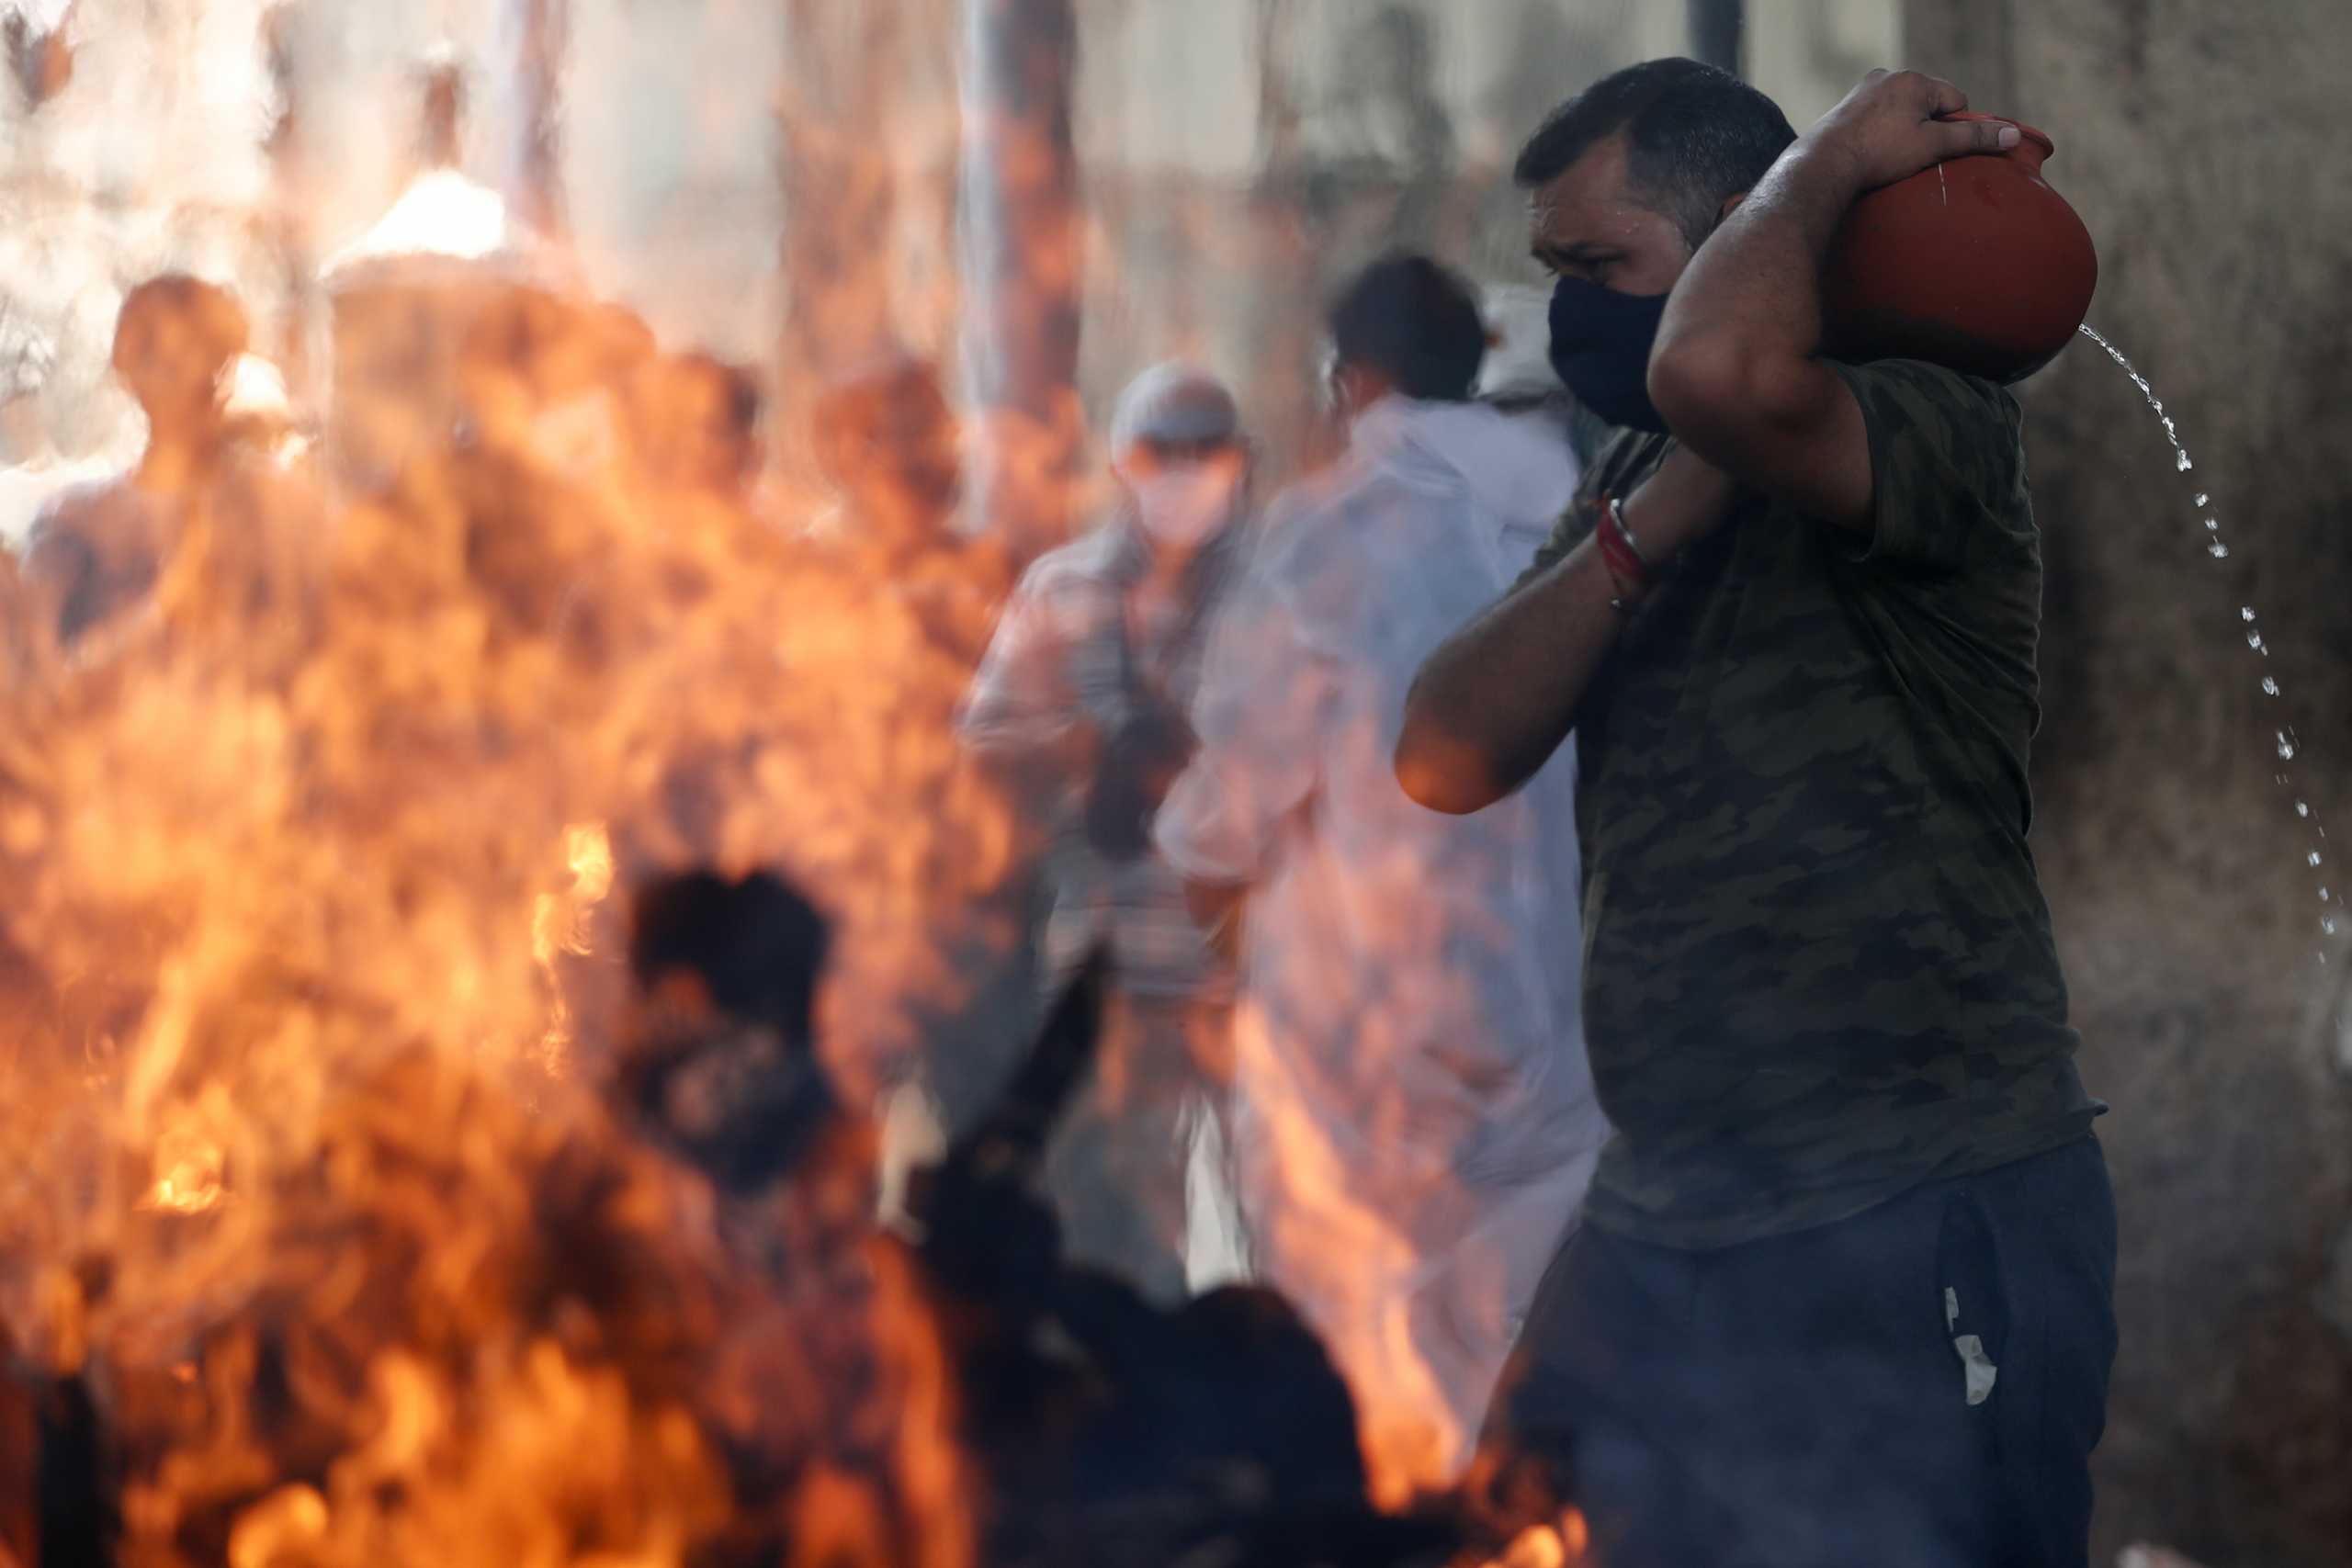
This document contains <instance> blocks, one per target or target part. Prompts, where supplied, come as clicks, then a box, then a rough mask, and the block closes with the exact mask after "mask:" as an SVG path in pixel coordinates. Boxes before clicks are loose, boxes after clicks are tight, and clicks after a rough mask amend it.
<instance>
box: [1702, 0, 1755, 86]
mask: <svg viewBox="0 0 2352 1568" xmlns="http://www.w3.org/2000/svg"><path fill="white" fill-rule="evenodd" d="M1690 5H1691V58H1692V59H1694V60H1699V61H1703V62H1706V63H1707V64H1709V65H1714V66H1720V67H1721V68H1722V69H1724V70H1725V71H1728V72H1730V73H1733V74H1734V75H1738V74H1741V68H1742V63H1743V62H1742V50H1741V41H1742V39H1741V35H1742V34H1743V33H1745V32H1746V31H1747V6H1746V5H1745V4H1744V3H1743V0H1690Z"/></svg>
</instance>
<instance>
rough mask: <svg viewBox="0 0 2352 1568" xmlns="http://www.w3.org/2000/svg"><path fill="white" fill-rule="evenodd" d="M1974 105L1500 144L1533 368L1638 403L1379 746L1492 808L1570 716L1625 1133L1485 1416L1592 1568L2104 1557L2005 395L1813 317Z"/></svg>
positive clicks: (2091, 1254) (2033, 542) (2086, 1162)
mask: <svg viewBox="0 0 2352 1568" xmlns="http://www.w3.org/2000/svg"><path fill="white" fill-rule="evenodd" d="M1965 103H1966V100H1965V99H1964V98H1963V97H1962V95H1961V94H1960V93H1959V92H1958V91H1957V90H1956V89H1954V88H1953V87H1952V86H1951V85H1950V84H1948V83H1939V82H1935V81H1932V80H1930V79H1928V78H1927V77H1924V76H1919V75H1917V74H1912V73H1904V74H1898V75H1892V76H1890V75H1887V74H1886V73H1873V75H1872V76H1871V78H1869V79H1868V80H1866V81H1865V82H1864V83H1863V84H1862V85H1860V87H1858V88H1857V89H1856V90H1855V91H1854V92H1853V93H1852V94H1851V95H1849V96H1848V97H1847V99H1846V100H1845V102H1844V103H1843V104H1841V105H1840V106H1839V107H1838V108H1837V109H1835V110H1833V111H1832V112H1831V113H1830V114H1829V115H1828V116H1826V118H1823V119H1822V120H1821V121H1820V122H1819V123H1818V124H1816V125H1815V127H1814V128H1813V130H1810V131H1809V132H1808V133H1807V134H1806V135H1804V137H1802V138H1800V137H1798V136H1797V135H1796V133H1795V132H1794V131H1793V130H1792V128H1791V127H1790V125H1789V122H1788V120H1787V118H1786V117H1785V116H1783V115H1782V114H1781V111H1780V109H1779V108H1778V107H1776V106H1775V105H1774V104H1773V103H1772V102H1771V100H1770V99H1769V98H1767V97H1765V96H1763V95H1762V94H1760V93H1758V92H1757V91H1756V90H1755V89H1754V88H1753V87H1751V86H1749V85H1747V84H1745V83H1743V82H1741V81H1739V80H1738V79H1737V78H1736V77H1734V76H1732V75H1730V74H1728V73H1724V72H1722V71H1718V70H1715V69H1713V68H1712V67H1709V66H1705V65H1702V64H1699V63H1696V62H1691V61H1687V60H1665V61H1653V62H1649V63H1647V64H1645V65H1640V66H1635V67H1632V68H1630V69H1628V70H1626V71H1623V72H1620V73H1616V74H1613V75H1611V76H1609V77H1607V78H1604V79H1603V80H1602V81H1600V83H1598V84H1596V85H1593V86H1592V87H1590V88H1589V89H1588V90H1587V91H1586V92H1584V93H1583V94H1581V95H1579V96H1577V97H1576V98H1574V99H1572V100H1570V101H1569V102H1568V103H1567V104H1566V105H1564V106H1563V107H1561V108H1560V109H1559V110H1558V111H1557V112H1556V113H1555V115H1554V116H1553V118H1551V119H1550V120H1549V121H1548V122H1547V123H1546V124H1545V125H1544V127H1543V128H1542V129H1541V130H1539V131H1538V132H1537V133H1536V135H1535V136H1534V138H1533V139H1532V141H1530V142H1529V143H1528V145H1527V147H1526V149H1525V150H1524V152H1522V153H1521V158H1520V161H1519V165H1518V170H1517V175H1518V181H1519V184H1520V186H1521V188H1523V189H1524V190H1526V191H1527V193H1528V195H1529V197H1530V202H1529V219H1530V240H1531V243H1532V248H1533V251H1534V254H1535V255H1536V256H1537V257H1538V258H1539V259H1540V260H1541V261H1543V262H1544V265H1546V266H1547V267H1549V268H1550V269H1551V270H1552V271H1553V272H1554V274H1555V276H1556V277H1557V278H1558V284H1557V288H1556V293H1555V302H1554V307H1553V318H1552V320H1553V354H1554V357H1555V360H1556V361H1557V362H1558V364H1559V367H1560V370H1561V373H1562V376H1563V378H1565V379H1566V381H1567V383H1568V385H1569V387H1570V388H1571V389H1572V390H1574V391H1575V392H1576V394H1577V398H1578V400H1580V401H1582V402H1584V403H1585V404H1586V405H1587V406H1588V407H1589V408H1591V409H1593V410H1594V411H1595V412H1599V413H1600V414H1602V415H1603V416H1605V417H1607V418H1608V419H1609V420H1610V421H1611V423H1615V424H1616V425H1618V426H1620V427H1621V428H1620V429H1619V430H1618V431H1617V432H1616V433H1615V434H1612V435H1611V437H1610V439H1609V441H1608V443H1607V445H1606V446H1604V447H1603V448H1602V450H1601V452H1600V456H1599V457H1598V459H1597V460H1596V462H1595V463H1594V464H1593V466H1592V470H1591V472H1590V473H1589V475H1588V477H1587V479H1586V481H1585V485H1584V489H1583V491H1582V493H1581V494H1580V496H1579V498H1578V501H1577V504H1576V505H1575V506H1574V507H1572V508H1571V509H1570V510H1569V511H1568V513H1566V515H1565V516H1564V517H1563V519H1562V521H1561V523H1560V525H1559V528H1558V529H1557V531H1556V532H1555V536H1554V537H1553V539H1552V540H1551V542H1550V543H1548V544H1547V545H1546V546H1545V547H1544V551H1543V553H1542V555H1541V556H1540V557H1539V558H1538V564H1537V566H1536V567H1535V568H1534V569H1533V570H1531V571H1530V572H1529V574H1528V575H1527V577H1526V578H1525V579H1524V580H1523V581H1521V584H1520V585H1519V586H1518V587H1517V588H1516V589H1515V590H1514V591H1513V592H1511V593H1510V595H1509V596H1508V597H1506V598H1504V599H1503V600H1501V601H1500V602H1499V603H1498V604H1496V605H1494V606H1493V607H1491V608H1489V609H1488V610H1487V611H1485V612H1483V613H1482V614H1481V615H1478V616H1477V617H1476V619H1474V620H1472V621H1471V622H1470V623H1468V624H1467V625H1466V626H1464V629H1463V630H1462V631H1460V632H1459V633H1458V634H1456V635H1455V636H1454V637H1452V638H1450V639H1449V640H1448V641H1447V643H1446V644H1445V645H1444V646H1443V647H1442V648H1441V649H1439V650H1438V651H1437V652H1436V653H1435V654H1434V655H1432V656H1431V658H1430V660H1429V662H1428V664H1427V665H1426V666H1425V667H1424V669H1423V670H1422V672H1421V674H1420V676H1419V679H1418V681H1417V682H1416V683H1415V686H1414V689H1413V694H1412V698H1411V701H1410V702H1409V704H1408V708H1407V720H1406V726H1405V733H1404V736H1403V738H1402V739H1400V741H1399V743H1398V747H1397V759H1396V760H1397V773H1398V776H1399V779H1400V781H1401V782H1402V783H1403V784H1405V785H1406V787H1407V788H1408V790H1409V791H1410V792H1411V793H1412V794H1413V795H1414V796H1415V798H1417V799H1420V800H1423V801H1425V802H1427V803H1429V804H1430V805H1431V806H1433V807H1438V808H1440V809H1443V810H1448V811H1455V812H1464V813H1467V812H1473V811H1481V810H1491V809H1495V808H1496V807H1497V806H1498V804H1499V803H1503V802H1505V801H1507V800H1508V799H1510V796H1511V795H1512V793H1513V792H1514V791H1516V790H1518V789H1520V788H1521V786H1522V785H1524V784H1526V782H1527V781H1528V780H1529V779H1530V778H1531V777H1532V776H1534V775H1536V774H1537V773H1538V772H1539V770H1540V769H1541V768H1542V767H1543V766H1544V765H1546V761H1547V759H1549V758H1550V757H1551V756H1552V755H1553V754H1554V752H1555V749H1556V748H1557V747H1559V746H1560V745H1561V744H1563V743H1564V742H1565V741H1566V739H1567V738H1568V737H1569V736H1570V735H1571V734H1573V735H1574V737H1575V741H1576V746H1577V761H1578V767H1579V774H1578V781H1577V783H1578V787H1577V811H1578V815H1579V818H1580V820H1581V825H1582V828H1583V836H1582V849H1583V852H1584V857H1585V881H1586V892H1587V897H1586V902H1585V932H1584V941H1585V945H1584V949H1583V958H1582V963H1583V969H1584V976H1585V987H1584V1019H1585V1029H1586V1035H1587V1039H1588V1041H1589V1045H1590V1049H1591V1055H1592V1062H1593V1070H1594V1075H1595V1078H1596V1080H1597V1082H1598V1083H1599V1085H1600V1089H1601V1099H1602V1103H1603V1104H1604V1105H1605V1106H1606V1108H1607V1110H1608V1111H1609V1115H1610V1119H1611V1122H1612V1123H1613V1125H1614V1129H1615V1135H1614V1136H1613V1137H1612V1139H1611V1143H1610V1144H1609V1145H1608V1147H1607V1148H1606V1149H1605V1150H1604V1151H1603V1153H1602V1155H1601V1159H1600V1168H1599V1170H1598V1172H1597V1173H1596V1175H1595V1177H1594V1179H1593V1185H1592V1192H1591V1197H1590V1199H1589V1203H1588V1206H1587V1222H1586V1224H1583V1225H1582V1226H1580V1227H1579V1228H1578V1229H1577V1232H1576V1234H1575V1235H1574V1236H1573V1237H1572V1238H1571V1239H1570V1240H1569V1242H1568V1244H1567V1246H1566V1248H1565V1249H1564V1250H1563V1251H1562V1253H1561V1255H1560V1257H1559V1258H1558V1259H1557V1260H1556V1261H1555V1264H1554V1265H1553V1267H1552V1269H1551V1270H1550V1272H1549V1273H1548V1274H1547V1276H1546V1279H1545V1280H1544V1285H1543V1286H1542V1288H1541V1289H1540V1290H1539V1291H1538V1292H1537V1296H1536V1300H1535V1303H1534V1304H1533V1305H1532V1307H1531V1308H1530V1309H1529V1315H1528V1322H1527V1326H1526V1329H1525V1332H1524V1334H1523V1336H1522V1337H1521V1345H1520V1348H1519V1350H1518V1351H1517V1352H1516V1353H1515V1355H1514V1357H1513V1365H1512V1371H1510V1373H1508V1374H1506V1379H1505V1383H1506V1386H1505V1389H1504V1391H1503V1393H1502V1394H1501V1395H1500V1396H1499V1397H1498V1402H1497V1408H1496V1411H1495V1414H1494V1419H1493V1427H1494V1429H1495V1432H1496V1435H1497V1437H1498V1438H1499V1439H1501V1440H1502V1442H1503V1443H1504V1444H1505V1445H1507V1446H1508V1447H1510V1448H1512V1449H1515V1450H1519V1451H1520V1452H1521V1453H1525V1454H1529V1455H1532V1456H1533V1457H1535V1458H1536V1459H1538V1460H1539V1461H1557V1462H1558V1463H1559V1464H1560V1466H1561V1467H1562V1468H1563V1469H1564V1471H1565V1472H1566V1474H1568V1475H1569V1476H1570V1477H1572V1478H1573V1480H1572V1484H1573V1486H1574V1489H1575V1500H1576V1502H1577V1504H1578V1506H1580V1507H1582V1508H1583V1510H1584V1512H1585V1514H1586V1515H1587V1517H1589V1520H1590V1522H1591V1526H1592V1531H1593V1541H1594V1546H1595V1549H1596V1555H1597V1556H1598V1557H1599V1558H1600V1560H1601V1561H1604V1562H1626V1563H1631V1562H1643V1563H1653V1562H1654V1563H1671V1564H1701V1563H1719V1562H1773V1563H1777V1564H1786V1565H1790V1568H1797V1565H1804V1564H1820V1565H1823V1568H1827V1565H1830V1564H1851V1563H1857V1562H1871V1563H1885V1564H1897V1563H1900V1564H1905V1565H1916V1568H1961V1565H1963V1564H1981V1563H1987V1562H2000V1563H2018V1564H2035V1565H2048V1568H2080V1565H2081V1564H2083V1563H2085V1562H2086V1561H2087V1557H2088V1541H2089V1530H2090V1519H2091V1495H2092V1489H2091V1477H2090V1464H2089V1461H2090V1455H2091V1451H2092V1450H2093V1449H2094V1448H2095V1447H2096V1445H2097V1443H2098V1438H2099V1434H2100V1431H2101V1429H2102V1427H2103V1425H2104V1422H2105V1405H2106V1398H2107V1386H2108V1377H2109V1369H2110V1368H2111V1366H2112V1364H2113V1359H2114V1355H2115V1348H2116V1322H2115V1303H2114V1288H2115V1266H2116V1229H2115V1224H2116V1219H2115V1207H2114V1196H2113V1193H2112V1191H2111V1190H2110V1188H2109V1181H2108V1175H2107V1168H2106V1164H2105V1160H2104V1158H2103V1156H2102V1155H2101V1152H2100V1149H2099V1145H2098V1140H2097V1139H2096V1138H2095V1137H2094V1136H2093V1135H2092V1133H2091V1124H2092V1121H2093V1119H2094V1118H2095V1117H2096V1116H2098V1114H2099V1113H2100V1111H2101V1110H2102V1109H2103V1108H2102V1107H2101V1106H2100V1105H2099V1104H2098V1101H2096V1100H2093V1099H2091V1098H2090V1096H2089V1095H2088V1094H2087V1093H2086V1092H2085V1089H2084V1086H2083V1082H2082V1078H2081V1076H2080V1074H2079V1073H2078V1072H2077V1070H2076V1067H2075V1049H2076V1046H2077V1043H2078V1042H2077V1037H2076V1035H2075V1031H2074V1030H2073V1029H2072V1028H2071V1027H2070V1026H2069V1024H2068V1022H2067V998H2066V982H2065V977H2064V974H2063V972H2062V970H2061V968H2060V964H2059V962H2058V956H2057V952H2056V944H2055V942H2054V940H2053V937H2052V930H2051V920H2050V912H2049V908H2048V906H2047V905H2046V903H2045V902H2044V900H2043V897H2042V894H2041V886H2040V884H2039V881H2038V879H2037V875H2036V873H2035V868H2034V861H2033V854H2032V851H2031V849H2030V845H2029V842H2028V837H2027V833H2028V828H2029V826H2030V821H2031V818H2032V800H2031V795H2030V791H2029V789H2028V778H2029V762H2030V750H2031V738H2032V735H2033V732H2034V729H2035V728H2036V726H2037V724H2038V722H2039V719H2040V708H2039V692H2038V677H2037V674H2036V671H2035V662H2034V660H2035V644H2036V639H2037V637H2038V633H2039V628H2040V606H2041V547H2040V533H2039V528H2038V525H2037V524H2036V521H2035V519H2034V515H2033V509H2032V502H2031V496H2030V488H2029V485H2028V480H2027V470H2026V463H2025V453H2024V448H2023V446H2022V438H2021V431H2022V415H2021V413H2020V411H2019V408H2018V402H2017V400H2016V398H2015V397H2014V395H2013V394H2012V393H2011V392H2010V391H2009V390H2008V389H2007V388H2005V387H2002V386H2000V385H1996V384H1995V383H1993V382H1991V381H1987V380H1983V379H1979V378H1973V377H1970V376H1965V375H1962V374H1961V373H1959V372H1957V371H1954V370H1951V369H1948V368H1944V367H1939V366H1936V365H1931V364H1928V363H1924V362H1920V361H1917V360H1903V359H1880V360H1876V361H1871V362H1869V363H1862V364H1849V363H1841V362H1837V361H1833V360H1831V359H1830V358H1828V357H1826V355H1825V354H1824V352H1823V347H1822V341H1821V338H1822V333H1821V312H1820V300H1819V278H1820V273H1821V268H1822V265H1823V261H1824V258H1825V256H1826V254H1827V251H1828V246H1829V244H1830V241H1831V237H1832V236H1833V235H1834V234H1835V232H1836V231H1837V229H1838V224H1839V223H1840V222H1841V220H1843V218H1844V216H1845V214H1846V212H1847V210H1848V209H1849V207H1850V206H1851V204H1852V203H1853V201H1854V200H1855V198H1856V197H1859V196H1860V195H1861V194H1862V193H1863V192H1865V191H1867V190H1870V189H1872V188H1874V187H1877V186H1883V185H1888V184H1891V183H1893V182H1894V181H1897V180H1901V179H1904V178H1906V177H1908V176H1910V175H1914V174H1917V173H1919V172H1921V171H1924V170H1926V169H1928V168H1930V167H1933V166H1935V165H1937V164H1939V163H1940V162H1941V161H1943V160H1946V159H1951V158H1957V157H1961V156H1965V155H1968V154H1971V153H1990V152H1998V151H2000V150H2001V149H2003V148H2004V147H2006V146H2008V145H2013V144H2014V142H2015V141H2016V138H2017V136H2018V132H2017V130H2016V129H2015V128H2014V127H2012V126H2007V125H2005V124H2003V123H2001V122H1998V121H1990V120H1987V121H1983V122H1978V123H1968V122H1952V121H1949V120H1947V119H1946V118H1944V117H1946V116H1948V115H1950V114H1951V113H1953V112H1954V111H1957V110H1959V109H1961V108H1962V107H1965ZM1557 961H1558V962H1562V963H1566V962H1568V961H1569V953H1568V952H1567V951H1564V952H1563V953H1561V954H1560V956H1559V959H1558V960H1557Z"/></svg>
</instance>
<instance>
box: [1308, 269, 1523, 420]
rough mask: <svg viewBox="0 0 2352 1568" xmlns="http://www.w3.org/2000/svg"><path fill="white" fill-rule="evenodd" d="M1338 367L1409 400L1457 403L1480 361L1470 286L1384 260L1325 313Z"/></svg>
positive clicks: (1480, 330)
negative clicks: (1371, 375)
mask: <svg viewBox="0 0 2352 1568" xmlns="http://www.w3.org/2000/svg"><path fill="white" fill-rule="evenodd" d="M1330 324H1331V343H1332V346H1333V347H1334V348H1335V349H1336V350H1337V351H1338V353H1339V357H1340V364H1342V365H1363V366H1367V367H1370V368H1372V369H1374V370H1377V371H1379V372H1380V373H1381V374H1382V375H1384V376H1385V377H1386V378H1388V379H1389V380H1390V381H1391V382H1393V383H1394V384H1395V385H1396V388H1397V390H1398V391H1400V392H1402V393H1404V394H1405V396H1407V397H1408V398H1417V399H1420V400H1424V401H1428V402H1461V401H1463V400H1465V399H1467V398H1468V397H1469V396H1470V393H1471V389H1473V388H1474V387H1476V384H1477V381H1478V367H1480V366H1481V365H1483V364H1485V363H1486V359H1487V323H1486V321H1484V320H1483V319H1482V318H1481V317H1480V316H1479V314H1478V300H1477V298H1476V295H1474V294H1473V293H1472V292H1471V291H1470V286H1469V285H1468V284H1467V283H1464V281H1463V280H1462V279H1461V278H1460V277H1458V276H1455V275H1454V274H1453V273H1452V272H1450V271H1448V270H1447V269H1446V268H1444V267H1442V266H1440V265H1438V264H1437V263H1435V262H1433V261H1431V260H1430V258H1429V257H1427V256H1420V255H1409V254H1396V255H1390V256H1384V257H1382V258H1381V259H1380V260H1379V261H1376V262H1374V263H1373V264H1372V265H1370V266H1368V267H1366V268H1364V270H1363V272H1361V273H1359V274H1358V275H1357V276H1356V279H1355V281H1354V282H1352V283H1351V284H1349V285H1348V287H1347V288H1346V289H1344V290H1343V291H1342V292H1341V293H1340V297H1339V299H1338V300H1337V301H1336V302H1334V303H1333V305H1332V306H1331V319H1330Z"/></svg>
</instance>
